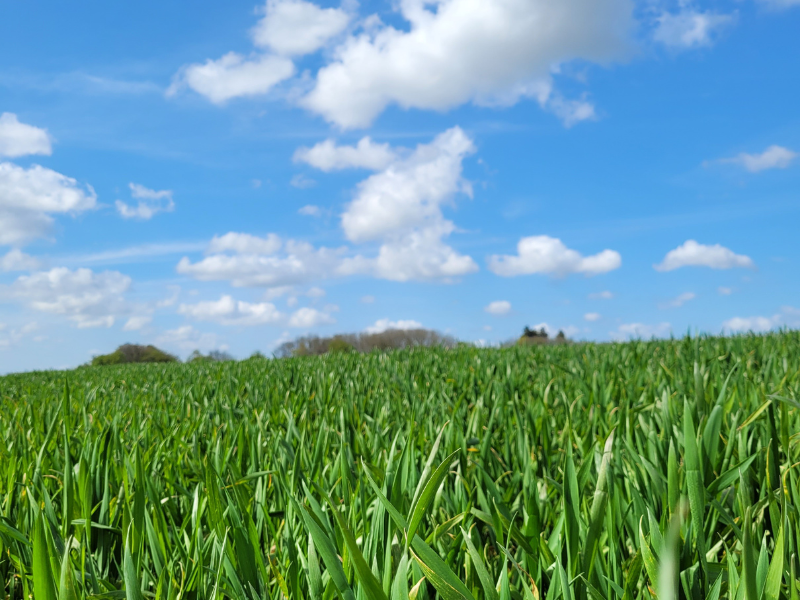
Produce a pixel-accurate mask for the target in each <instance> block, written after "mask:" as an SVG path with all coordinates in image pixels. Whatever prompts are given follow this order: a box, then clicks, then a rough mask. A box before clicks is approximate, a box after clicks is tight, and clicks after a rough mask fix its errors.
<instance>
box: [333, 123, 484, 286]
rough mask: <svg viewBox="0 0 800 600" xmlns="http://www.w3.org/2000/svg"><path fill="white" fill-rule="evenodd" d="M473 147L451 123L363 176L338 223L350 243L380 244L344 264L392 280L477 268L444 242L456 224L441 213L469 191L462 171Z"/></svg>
mask: <svg viewBox="0 0 800 600" xmlns="http://www.w3.org/2000/svg"><path fill="white" fill-rule="evenodd" d="M474 151H475V146H474V145H473V143H472V140H470V139H469V137H468V136H467V135H466V134H465V133H464V132H463V131H462V130H461V129H460V128H459V127H454V128H452V129H449V130H447V131H445V132H444V133H442V134H440V135H439V136H437V137H436V138H435V139H434V140H433V141H432V142H431V143H430V144H420V145H419V146H417V148H416V149H415V150H414V151H413V152H412V153H411V154H410V155H409V156H407V157H406V158H402V159H398V160H396V161H395V162H393V163H391V164H390V165H389V166H387V167H386V168H385V169H384V170H383V171H381V172H379V173H376V174H375V175H372V176H370V177H368V178H367V179H366V180H364V181H362V182H361V183H360V184H359V185H358V189H357V192H356V197H355V198H354V199H353V201H352V202H351V203H350V204H349V205H348V206H347V207H346V209H345V211H344V213H343V214H342V228H343V230H344V233H345V235H346V236H347V238H348V239H349V240H351V241H353V242H359V243H360V242H370V241H374V240H381V241H382V244H381V247H380V250H379V252H378V256H377V257H376V258H374V259H370V258H364V257H361V256H359V257H356V258H355V259H352V260H350V261H348V262H347V264H346V265H345V269H346V270H348V271H350V272H352V273H359V272H360V273H371V274H373V275H375V276H376V277H379V278H382V279H390V280H393V281H409V280H435V279H444V280H450V279H452V278H454V277H458V276H460V275H465V274H468V273H472V272H474V271H477V270H478V266H477V264H475V261H473V260H472V258H471V257H469V256H465V255H462V254H459V253H458V252H457V251H456V250H454V249H453V248H451V247H450V246H448V245H447V244H446V243H445V242H444V241H443V240H444V238H446V237H448V236H449V235H450V234H451V233H453V231H455V225H454V224H453V223H452V222H451V221H449V220H447V219H445V218H444V215H443V214H442V206H443V205H445V204H448V203H450V202H452V200H453V198H454V196H455V195H456V194H457V193H459V192H462V193H465V194H467V195H470V196H471V194H472V188H471V186H470V185H469V183H468V182H467V181H466V180H464V179H463V177H462V176H461V171H462V161H463V160H464V158H465V157H466V156H468V155H469V154H472V153H473V152H474Z"/></svg>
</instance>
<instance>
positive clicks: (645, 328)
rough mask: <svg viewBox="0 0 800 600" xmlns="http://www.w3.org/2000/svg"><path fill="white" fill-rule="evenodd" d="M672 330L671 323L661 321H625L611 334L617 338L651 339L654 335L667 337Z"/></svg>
mask: <svg viewBox="0 0 800 600" xmlns="http://www.w3.org/2000/svg"><path fill="white" fill-rule="evenodd" d="M671 331H672V326H671V325H670V324H669V323H659V324H657V325H647V324H645V323H625V324H623V325H620V326H619V327H618V328H617V330H616V331H612V332H610V335H611V337H612V338H614V339H617V340H625V339H650V338H654V337H665V336H667V335H669V334H670V333H671Z"/></svg>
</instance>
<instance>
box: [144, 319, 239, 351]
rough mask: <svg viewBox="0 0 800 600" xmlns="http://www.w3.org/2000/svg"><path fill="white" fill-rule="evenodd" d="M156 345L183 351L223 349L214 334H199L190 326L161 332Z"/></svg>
mask: <svg viewBox="0 0 800 600" xmlns="http://www.w3.org/2000/svg"><path fill="white" fill-rule="evenodd" d="M156 344H158V345H161V346H166V347H168V348H180V349H181V350H184V351H191V350H201V351H206V350H214V349H224V347H223V346H221V345H220V343H219V340H218V338H217V336H216V335H215V334H213V333H203V332H200V331H198V330H197V329H195V328H194V327H192V326H191V325H183V326H182V327H178V328H177V329H169V330H167V331H165V332H163V333H162V334H161V335H159V336H158V337H157V338H156Z"/></svg>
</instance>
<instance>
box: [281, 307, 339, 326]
mask: <svg viewBox="0 0 800 600" xmlns="http://www.w3.org/2000/svg"><path fill="white" fill-rule="evenodd" d="M333 323H336V319H334V318H333V317H332V316H330V314H328V312H324V311H320V310H317V309H316V308H309V307H303V308H299V309H297V310H296V311H295V312H294V313H292V316H291V317H289V327H297V328H302V329H307V328H309V327H317V326H319V325H331V324H333Z"/></svg>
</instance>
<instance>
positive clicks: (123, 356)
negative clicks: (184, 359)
mask: <svg viewBox="0 0 800 600" xmlns="http://www.w3.org/2000/svg"><path fill="white" fill-rule="evenodd" d="M177 361H178V359H177V358H176V357H175V356H173V355H172V354H167V353H166V352H164V351H163V350H159V349H158V348H156V347H155V346H141V345H139V344H123V345H122V346H120V347H119V348H117V349H116V350H114V352H111V353H110V354H101V355H100V356H95V357H94V358H92V366H103V365H122V364H127V363H169V362H177Z"/></svg>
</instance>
